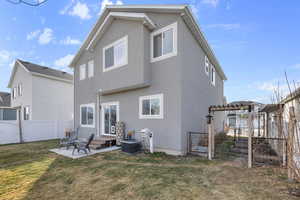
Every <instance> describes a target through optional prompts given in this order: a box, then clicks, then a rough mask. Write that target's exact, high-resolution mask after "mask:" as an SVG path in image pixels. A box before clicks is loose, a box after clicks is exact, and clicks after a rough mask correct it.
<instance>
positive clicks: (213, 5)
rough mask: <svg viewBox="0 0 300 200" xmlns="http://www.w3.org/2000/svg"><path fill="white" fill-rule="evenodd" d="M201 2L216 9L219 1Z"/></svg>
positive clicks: (208, 0) (203, 0) (206, 0)
mask: <svg viewBox="0 0 300 200" xmlns="http://www.w3.org/2000/svg"><path fill="white" fill-rule="evenodd" d="M201 2H202V3H204V4H208V5H210V6H212V7H217V5H218V4H219V0H202V1H201Z"/></svg>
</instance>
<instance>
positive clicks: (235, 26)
mask: <svg viewBox="0 0 300 200" xmlns="http://www.w3.org/2000/svg"><path fill="white" fill-rule="evenodd" d="M206 27H207V28H220V29H224V30H226V31H231V30H235V29H239V28H240V27H241V25H240V24H210V25H207V26H206Z"/></svg>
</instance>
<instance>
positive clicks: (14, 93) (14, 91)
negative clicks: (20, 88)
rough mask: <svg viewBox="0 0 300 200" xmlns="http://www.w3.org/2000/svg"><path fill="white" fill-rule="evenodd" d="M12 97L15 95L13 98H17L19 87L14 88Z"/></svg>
mask: <svg viewBox="0 0 300 200" xmlns="http://www.w3.org/2000/svg"><path fill="white" fill-rule="evenodd" d="M12 97H13V99H16V98H17V88H16V87H14V88H13V89H12Z"/></svg>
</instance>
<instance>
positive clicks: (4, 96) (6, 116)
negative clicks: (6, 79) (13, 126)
mask: <svg viewBox="0 0 300 200" xmlns="http://www.w3.org/2000/svg"><path fill="white" fill-rule="evenodd" d="M10 98H11V97H10V93H8V92H0V121H1V120H17V113H16V110H15V109H12V108H11V104H10Z"/></svg>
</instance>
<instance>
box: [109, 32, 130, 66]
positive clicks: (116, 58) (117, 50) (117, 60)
mask: <svg viewBox="0 0 300 200" xmlns="http://www.w3.org/2000/svg"><path fill="white" fill-rule="evenodd" d="M127 64H128V36H125V37H123V38H121V39H120V40H117V41H115V42H114V43H112V44H110V45H108V46H106V47H104V48H103V72H106V71H109V70H112V69H115V68H118V67H122V66H124V65H127Z"/></svg>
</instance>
